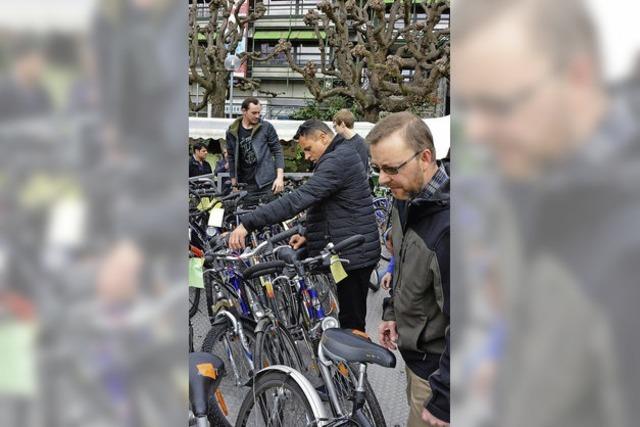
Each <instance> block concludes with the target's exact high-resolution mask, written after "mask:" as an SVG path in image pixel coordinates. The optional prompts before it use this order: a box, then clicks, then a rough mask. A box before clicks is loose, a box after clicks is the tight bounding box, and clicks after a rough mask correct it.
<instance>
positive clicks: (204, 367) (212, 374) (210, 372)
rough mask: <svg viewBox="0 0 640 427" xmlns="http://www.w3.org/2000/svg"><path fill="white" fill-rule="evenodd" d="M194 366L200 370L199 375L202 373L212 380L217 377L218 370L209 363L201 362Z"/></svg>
mask: <svg viewBox="0 0 640 427" xmlns="http://www.w3.org/2000/svg"><path fill="white" fill-rule="evenodd" d="M196 368H198V372H200V375H202V376H203V377H209V378H212V379H214V380H215V379H216V378H218V372H217V371H216V368H214V367H213V365H212V364H211V363H201V364H199V365H196Z"/></svg>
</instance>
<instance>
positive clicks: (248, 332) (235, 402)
mask: <svg viewBox="0 0 640 427" xmlns="http://www.w3.org/2000/svg"><path fill="white" fill-rule="evenodd" d="M238 322H240V323H241V325H242V329H243V330H244V334H245V336H246V338H247V342H248V344H249V348H250V349H251V351H252V352H253V349H254V348H255V333H254V328H255V324H254V323H253V321H251V320H249V319H247V318H244V317H241V318H238ZM231 331H232V325H231V321H230V320H229V319H223V321H219V322H216V323H214V324H213V326H212V327H211V329H209V332H207V336H206V337H205V339H204V341H203V343H202V351H204V352H207V353H212V354H215V355H217V356H218V357H220V358H222V359H223V361H224V363H225V368H226V369H225V370H226V375H225V377H224V378H223V379H222V381H221V382H220V385H219V386H218V390H220V392H221V393H222V395H223V396H224V398H225V400H226V402H227V407H228V408H229V413H228V414H227V416H226V417H225V416H224V414H223V413H222V410H221V409H220V408H219V406H218V402H217V401H216V399H215V398H212V399H210V400H209V415H210V416H211V419H216V418H219V417H224V418H225V419H226V420H227V422H229V423H233V420H234V419H235V416H236V414H235V412H236V411H235V409H236V408H238V407H239V406H240V402H241V398H242V396H238V390H240V389H241V387H238V386H237V385H236V378H235V374H234V372H233V365H232V363H230V361H229V356H228V353H227V352H226V351H225V350H226V348H225V345H224V344H222V345H221V343H222V340H223V339H224V337H225V334H227V333H229V332H231ZM231 333H232V332H231ZM231 343H232V345H234V348H232V349H231V351H232V354H233V355H234V360H236V359H237V360H236V363H239V364H240V366H238V370H239V371H241V372H239V373H238V374H239V377H240V382H241V384H245V383H248V382H249V380H250V379H251V378H252V377H253V372H252V371H251V370H250V366H249V364H248V362H247V361H246V359H244V356H243V353H242V348H241V346H240V339H239V337H235V340H233V341H231ZM210 422H212V421H211V420H210ZM212 425H214V426H215V425H217V424H215V423H213V422H212Z"/></svg>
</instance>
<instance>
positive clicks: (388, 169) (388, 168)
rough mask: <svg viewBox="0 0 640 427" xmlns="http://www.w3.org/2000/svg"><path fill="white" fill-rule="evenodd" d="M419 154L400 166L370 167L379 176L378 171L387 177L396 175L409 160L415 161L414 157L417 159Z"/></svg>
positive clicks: (419, 152) (418, 152)
mask: <svg viewBox="0 0 640 427" xmlns="http://www.w3.org/2000/svg"><path fill="white" fill-rule="evenodd" d="M419 154H422V151H417V152H416V153H415V154H414V155H413V156H411V158H409V159H407V160H406V161H404V162H402V163H401V164H399V165H398V166H395V167H394V166H382V167H380V166H378V165H374V164H372V165H371V169H372V170H373V171H374V172H375V173H377V174H379V173H380V171H383V172H384V173H386V174H387V175H398V174H399V173H400V169H402V168H403V167H405V165H406V164H407V163H409V162H410V161H411V160H413V159H415V158H416V157H418V155H419Z"/></svg>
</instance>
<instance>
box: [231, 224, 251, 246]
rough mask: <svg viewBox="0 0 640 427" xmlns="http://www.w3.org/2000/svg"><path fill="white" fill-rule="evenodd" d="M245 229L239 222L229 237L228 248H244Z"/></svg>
mask: <svg viewBox="0 0 640 427" xmlns="http://www.w3.org/2000/svg"><path fill="white" fill-rule="evenodd" d="M247 234H248V232H247V229H246V228H244V225H242V224H240V225H239V226H238V227H236V229H235V230H233V233H231V236H230V237H229V248H231V249H233V250H236V251H237V250H240V249H244V240H245V238H246V237H247Z"/></svg>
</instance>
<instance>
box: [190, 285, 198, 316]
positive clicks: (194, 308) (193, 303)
mask: <svg viewBox="0 0 640 427" xmlns="http://www.w3.org/2000/svg"><path fill="white" fill-rule="evenodd" d="M199 305H200V288H194V287H193V286H189V318H192V317H193V316H195V315H196V313H197V312H198V306H199Z"/></svg>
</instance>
